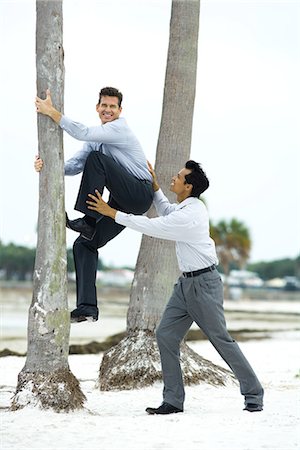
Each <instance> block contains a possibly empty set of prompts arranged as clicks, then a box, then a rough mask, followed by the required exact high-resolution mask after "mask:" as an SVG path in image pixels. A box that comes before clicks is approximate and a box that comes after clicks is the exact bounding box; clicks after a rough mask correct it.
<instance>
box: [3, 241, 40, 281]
mask: <svg viewBox="0 0 300 450" xmlns="http://www.w3.org/2000/svg"><path fill="white" fill-rule="evenodd" d="M34 260H35V249H31V248H27V247H24V246H18V245H15V244H12V243H10V244H8V245H3V244H2V243H1V242H0V270H1V271H3V272H4V278H5V279H7V280H11V279H15V280H25V279H26V278H28V276H29V277H30V276H31V274H32V272H33V268H34Z"/></svg>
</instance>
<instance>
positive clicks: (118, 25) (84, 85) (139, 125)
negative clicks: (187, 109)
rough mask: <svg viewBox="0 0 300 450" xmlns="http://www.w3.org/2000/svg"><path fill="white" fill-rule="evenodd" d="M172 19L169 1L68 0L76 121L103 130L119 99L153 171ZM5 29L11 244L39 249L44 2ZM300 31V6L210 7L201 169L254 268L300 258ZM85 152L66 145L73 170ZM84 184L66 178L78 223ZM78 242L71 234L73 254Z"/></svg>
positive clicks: (132, 251)
mask: <svg viewBox="0 0 300 450" xmlns="http://www.w3.org/2000/svg"><path fill="white" fill-rule="evenodd" d="M170 11H171V1H170V0H109V1H108V0H64V51H65V70H66V76H65V113H66V115H68V116H69V117H71V118H72V119H75V120H78V121H80V122H82V123H84V124H86V125H95V124H96V123H97V115H96V113H95V103H96V100H97V94H98V92H99V90H100V88H101V87H103V86H106V85H112V86H115V87H117V88H119V89H120V90H121V91H122V92H123V95H124V103H123V116H124V117H125V118H126V119H127V121H128V123H129V125H130V126H131V128H132V129H133V131H134V132H135V134H136V135H137V136H138V138H139V140H140V142H141V144H142V146H143V148H144V151H145V153H146V156H147V158H148V159H149V160H150V161H152V162H154V159H155V151H156V144H157V138H158V131H159V125H160V118H161V107H162V96H163V84H164V75H165V66H166V56H167V47H168V32H169V20H170ZM0 17H1V23H0V51H1V53H0V60H1V75H0V76H1V83H0V95H1V97H0V98H1V108H0V122H1V138H0V152H1V172H0V196H1V198H0V202H1V204H0V211H1V213H0V216H1V229H0V238H1V240H2V241H3V242H4V243H8V242H11V241H13V242H15V243H17V244H22V245H30V246H34V245H35V244H36V232H35V230H36V222H37V207H38V175H37V174H36V173H35V172H34V171H33V160H34V155H35V154H36V152H37V128H36V112H35V108H34V97H35V95H36V71H35V70H36V69H35V1H34V0H23V1H22V0H18V1H13V0H0ZM299 23H300V2H298V1H296V0H295V1H289V0H285V1H272V0H265V1H263V0H261V1H255V0H251V1H250V0H249V1H246V0H236V1H229V0H219V1H216V0H206V1H205V0H202V1H201V11H200V38H199V59H198V82H197V96H196V104H195V116H194V132H193V143H192V150H191V157H192V158H193V159H195V160H197V161H199V162H201V163H202V165H203V168H204V169H205V170H206V172H207V175H208V177H209V178H210V182H211V187H210V188H209V190H208V191H207V193H206V195H205V198H206V202H207V205H208V209H209V213H210V217H211V219H212V220H213V221H219V220H221V219H226V220H229V219H231V218H232V217H236V218H238V219H239V220H241V221H243V222H244V223H245V224H246V225H247V226H248V227H249V229H250V232H251V237H252V241H253V247H252V253H251V261H255V262H256V261H259V260H272V259H278V258H283V257H296V256H297V255H298V254H299V251H300V211H299V210H300V207H299V204H300V196H299V194H300V175H299V169H300V164H299V163H300V156H299V153H300V148H299V147H300V145H299V144H300V138H299V104H300V89H299V79H300V70H299V49H300V37H299V36H300V34H299ZM297 28H298V29H297ZM182 114H184V111H182ZM80 146H81V143H80V142H79V141H76V140H74V139H72V138H70V137H69V136H67V135H66V134H65V157H66V159H67V158H68V157H70V156H71V155H72V153H73V152H75V151H77V150H78V149H79V148H80ZM79 181H80V175H79V176H76V177H67V178H66V209H67V211H68V212H69V216H70V217H71V218H75V217H77V216H78V213H77V212H75V211H73V205H74V202H75V199H76V195H77V188H78V184H79ZM75 238H76V233H73V232H71V231H69V230H68V231H67V242H68V246H71V245H72V242H73V241H74V239H75ZM140 239H141V236H140V235H139V234H138V233H136V232H134V231H131V230H125V231H124V232H123V233H121V234H120V235H119V236H118V237H117V238H116V239H115V240H113V241H112V242H111V243H109V244H107V246H106V247H105V248H104V249H102V250H101V251H100V252H99V255H100V257H101V258H102V259H103V260H104V262H105V263H107V264H111V263H112V264H115V265H124V264H128V265H134V264H135V261H136V257H137V254H138V249H139V244H140Z"/></svg>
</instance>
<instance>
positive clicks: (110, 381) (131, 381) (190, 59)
mask: <svg viewBox="0 0 300 450" xmlns="http://www.w3.org/2000/svg"><path fill="white" fill-rule="evenodd" d="M199 15H200V0H195V1H188V0H176V1H175V0H173V2H172V12H171V21H170V37H169V49H168V60H167V69H166V76H165V86H164V98H163V109H162V118H161V125H160V132H159V139H158V145H157V151H156V164H155V171H156V173H157V176H158V180H159V183H160V185H161V187H162V189H163V191H164V193H165V194H166V195H167V196H168V197H169V200H170V201H173V202H174V201H175V198H174V196H173V194H172V195H170V193H169V185H170V180H171V177H172V176H173V175H174V174H176V173H177V172H178V170H179V169H180V168H182V167H184V164H185V162H186V161H187V160H188V159H189V156H190V148H191V139H192V124H193V113H194V100H195V90H196V75H197V49H198V29H199ZM148 215H149V216H150V217H153V216H154V215H155V213H154V211H153V209H151V210H150V211H149V214H148ZM178 274H179V270H178V265H177V258H176V254H175V245H174V242H169V241H165V240H160V239H154V238H150V237H147V236H143V238H142V243H141V247H140V251H139V256H138V261H137V266H136V270H135V276H134V280H133V284H132V289H131V294H130V304H129V309H128V315H127V333H128V335H127V336H126V337H125V338H124V339H123V340H122V341H121V342H120V343H119V344H118V345H116V346H115V347H113V348H112V349H110V350H108V351H107V352H106V353H105V354H104V357H103V359H102V364H101V367H100V373H99V387H100V389H102V390H111V389H132V388H135V387H141V386H147V385H149V384H151V383H153V382H155V381H156V380H159V379H161V365H160V358H159V352H158V348H157V344H156V340H155V337H154V332H155V329H156V327H157V324H158V323H159V320H160V318H161V315H162V312H163V309H164V307H165V304H166V302H167V300H168V298H169V296H170V293H171V290H172V287H173V283H174V282H175V280H176V278H177V276H178ZM181 366H182V370H183V376H184V379H185V382H186V383H188V384H191V383H198V382H200V381H204V382H206V383H210V384H214V385H223V384H225V383H226V382H227V381H228V380H231V379H232V376H231V375H228V374H229V372H228V371H226V370H224V369H222V368H220V367H218V366H215V365H214V364H212V363H211V362H210V361H207V360H205V359H203V358H201V357H200V356H199V355H197V354H196V353H195V352H193V351H192V350H191V349H190V348H189V347H188V346H187V345H186V344H185V343H183V344H182V346H181Z"/></svg>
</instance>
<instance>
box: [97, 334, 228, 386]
mask: <svg viewBox="0 0 300 450" xmlns="http://www.w3.org/2000/svg"><path fill="white" fill-rule="evenodd" d="M180 353H181V358H180V363H181V368H182V373H183V379H184V383H185V384H187V385H191V384H195V383H208V384H210V385H213V386H224V385H225V384H228V383H235V378H234V377H233V375H232V373H231V372H229V371H228V370H226V369H223V368H221V367H219V366H216V365H215V364H213V363H211V362H210V361H208V360H206V359H204V358H202V357H201V356H199V355H198V354H197V353H195V352H194V351H193V350H192V349H191V348H190V347H188V346H187V345H186V343H185V342H183V343H182V344H181V348H180ZM161 380H162V372H161V363H160V356H159V350H158V347H157V343H156V339H155V336H154V334H153V333H151V332H150V331H142V330H140V331H137V332H135V333H129V334H128V336H127V337H125V338H124V339H122V341H121V342H120V343H119V344H117V345H116V346H114V347H112V348H111V349H109V350H108V351H107V352H106V353H105V354H104V357H103V363H102V364H101V367H100V374H99V387H100V389H101V390H103V391H112V390H119V389H124V390H125V389H137V388H141V387H145V386H150V385H151V384H153V383H154V382H155V381H161Z"/></svg>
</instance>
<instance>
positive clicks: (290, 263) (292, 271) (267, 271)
mask: <svg viewBox="0 0 300 450" xmlns="http://www.w3.org/2000/svg"><path fill="white" fill-rule="evenodd" d="M247 270H251V271H252V272H257V273H258V274H259V276H260V277H261V278H262V279H263V280H270V279H271V278H283V277H286V276H295V277H300V255H299V256H298V257H297V258H296V259H290V258H286V259H279V260H276V261H270V262H263V261H262V262H258V263H253V264H248V266H247Z"/></svg>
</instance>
